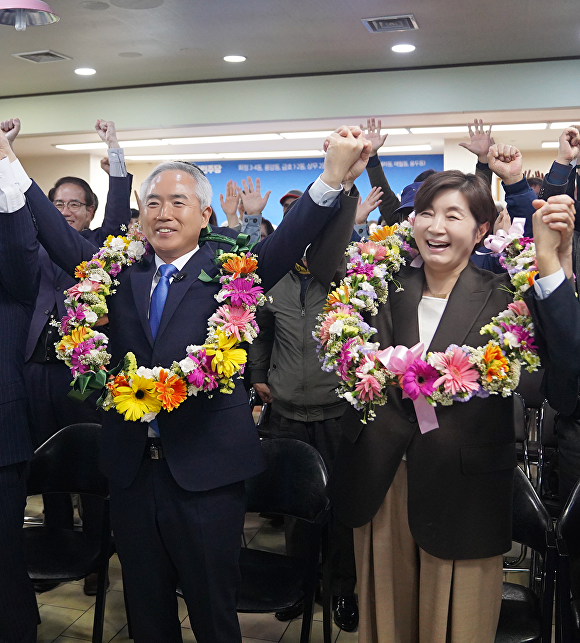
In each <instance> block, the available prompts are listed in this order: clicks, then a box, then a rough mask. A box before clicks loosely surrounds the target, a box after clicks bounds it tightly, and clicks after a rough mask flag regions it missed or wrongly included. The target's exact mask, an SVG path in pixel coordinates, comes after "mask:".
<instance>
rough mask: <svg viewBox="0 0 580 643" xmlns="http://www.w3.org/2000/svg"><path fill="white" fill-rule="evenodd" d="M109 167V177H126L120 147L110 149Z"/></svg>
mask: <svg viewBox="0 0 580 643" xmlns="http://www.w3.org/2000/svg"><path fill="white" fill-rule="evenodd" d="M108 156H109V166H110V168H111V170H110V174H109V176H116V177H124V176H127V167H126V165H125V153H124V152H123V150H122V149H121V148H120V147H111V148H110V149H109V152H108Z"/></svg>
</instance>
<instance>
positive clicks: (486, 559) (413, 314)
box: [329, 171, 516, 643]
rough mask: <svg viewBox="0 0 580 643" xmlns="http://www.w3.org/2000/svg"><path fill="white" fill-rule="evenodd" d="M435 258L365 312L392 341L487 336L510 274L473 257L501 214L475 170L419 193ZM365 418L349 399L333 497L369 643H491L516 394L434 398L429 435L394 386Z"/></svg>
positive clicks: (444, 342) (467, 340) (506, 527)
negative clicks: (351, 555)
mask: <svg viewBox="0 0 580 643" xmlns="http://www.w3.org/2000/svg"><path fill="white" fill-rule="evenodd" d="M415 209H416V213H417V214H416V219H415V226H414V227H415V239H416V242H417V245H418V248H419V251H420V253H421V256H422V258H423V260H424V265H423V266H422V267H420V268H413V267H405V268H403V269H402V270H401V271H400V272H399V274H398V275H397V279H398V281H400V284H401V285H402V287H403V290H401V291H397V292H395V289H394V288H392V289H390V292H389V298H388V300H387V302H386V303H385V304H384V305H382V306H381V307H380V309H379V313H378V315H377V316H375V317H370V318H368V319H367V321H368V322H369V323H371V324H372V326H374V327H375V328H377V329H378V333H377V335H376V336H375V337H373V341H378V342H379V343H380V346H381V348H386V347H387V346H395V345H404V346H407V347H411V346H414V345H415V344H417V342H419V341H423V343H424V344H425V347H426V349H427V352H429V351H445V350H446V348H447V347H448V346H449V345H450V344H457V345H459V346H461V345H464V344H466V345H469V346H474V347H475V346H481V345H484V344H486V343H487V341H488V339H489V338H488V337H486V336H484V335H481V334H480V332H479V331H480V329H481V327H482V326H484V325H485V324H487V323H489V321H490V320H491V318H492V317H493V316H495V315H497V314H498V313H499V312H500V311H502V310H504V309H506V308H507V305H508V303H510V302H511V301H512V298H511V296H510V294H509V293H508V292H506V290H505V286H507V285H509V278H508V277H507V275H495V274H493V273H490V272H487V271H484V270H480V269H478V268H477V267H475V265H474V264H472V263H471V262H470V261H469V257H470V255H471V253H472V252H473V250H474V248H475V247H477V246H478V244H480V243H481V241H482V239H483V237H484V236H485V235H486V233H487V231H488V229H489V228H490V227H491V226H492V225H493V221H494V220H495V218H496V209H495V205H494V202H493V199H492V196H491V193H490V191H489V188H488V186H487V185H485V184H484V183H483V182H482V181H481V180H480V179H479V178H477V177H476V176H474V175H472V174H468V175H465V174H463V173H461V172H459V171H447V172H440V173H437V174H435V175H433V176H431V177H429V178H428V179H427V180H426V181H425V183H424V184H423V186H422V187H421V189H420V190H419V192H418V194H417V197H416V200H415ZM388 398H389V399H388V403H387V404H386V405H384V406H381V407H378V408H377V409H376V419H375V420H374V421H372V422H368V424H366V425H365V424H363V423H362V422H361V415H360V414H359V412H357V411H356V410H355V409H354V408H352V407H350V408H349V409H348V410H347V411H346V413H345V415H344V417H343V424H342V427H343V434H344V435H343V439H342V443H341V446H340V449H339V453H338V457H337V460H336V464H335V466H334V469H333V475H332V476H331V480H330V483H329V496H330V498H331V502H332V504H333V506H334V509H335V511H336V513H337V514H338V516H339V517H340V519H341V520H342V521H344V522H345V523H346V524H348V525H350V526H352V527H353V528H355V530H354V531H355V550H356V556H357V577H358V588H359V609H360V626H359V641H360V642H361V643H367V642H369V643H370V642H372V643H395V642H396V643H416V642H419V641H420V643H470V642H472V643H476V642H477V643H491V642H492V641H493V640H494V636H495V630H496V626H497V620H498V616H499V609H500V604H501V590H502V554H503V553H504V552H506V551H508V550H509V549H510V547H511V498H512V480H513V469H514V467H515V466H516V454H515V445H514V427H513V411H512V400H511V399H510V398H503V397H501V395H493V396H490V397H488V398H487V399H481V398H478V397H474V398H472V399H471V400H470V401H469V402H466V403H459V402H456V403H454V404H453V405H452V406H448V407H444V406H441V405H439V406H437V409H436V414H437V420H438V424H439V428H437V429H435V430H433V431H430V432H428V433H425V434H422V433H421V432H420V430H419V426H418V423H417V417H416V415H415V412H414V407H413V404H412V402H411V401H410V400H409V399H406V400H403V399H402V394H401V390H400V389H398V388H394V387H391V388H390V389H389V392H388Z"/></svg>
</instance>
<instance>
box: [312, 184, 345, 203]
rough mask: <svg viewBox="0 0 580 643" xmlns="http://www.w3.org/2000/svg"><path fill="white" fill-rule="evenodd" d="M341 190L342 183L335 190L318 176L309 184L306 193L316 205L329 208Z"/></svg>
mask: <svg viewBox="0 0 580 643" xmlns="http://www.w3.org/2000/svg"><path fill="white" fill-rule="evenodd" d="M341 192H342V185H341V186H340V187H339V188H338V189H337V190H335V189H334V188H331V187H330V186H329V185H326V183H325V182H324V181H323V180H322V179H321V178H320V177H318V178H317V179H316V181H314V183H313V184H312V185H311V186H310V190H308V194H310V198H311V199H312V200H313V201H314V203H316V205H322V206H324V207H326V208H331V207H332V206H333V205H334V202H335V201H336V199H338V197H339V195H340V193H341Z"/></svg>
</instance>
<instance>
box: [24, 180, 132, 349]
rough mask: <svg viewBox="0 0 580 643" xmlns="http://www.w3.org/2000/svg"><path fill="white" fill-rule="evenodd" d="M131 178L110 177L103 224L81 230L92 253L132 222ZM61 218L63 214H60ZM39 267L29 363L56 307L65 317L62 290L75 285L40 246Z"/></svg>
mask: <svg viewBox="0 0 580 643" xmlns="http://www.w3.org/2000/svg"><path fill="white" fill-rule="evenodd" d="M132 181H133V177H132V175H131V174H129V175H128V176H126V177H115V176H111V177H109V192H108V194H107V205H106V206H105V217H104V219H103V225H102V226H101V227H100V228H95V229H94V230H83V231H82V232H81V233H80V234H81V235H82V236H83V237H84V238H85V239H86V240H87V241H89V242H90V243H92V245H93V246H94V250H93V252H96V251H97V250H98V248H100V247H101V245H102V244H103V241H104V240H105V239H106V238H107V237H108V236H109V235H110V234H113V235H116V234H120V232H121V230H120V226H121V225H128V224H129V221H130V219H131V207H130V198H131V184H132ZM37 191H40V188H39V187H38V186H37V185H36V184H33V186H32V187H31V188H30V190H29V194H36V195H37V196H39V195H38V194H37ZM61 216H62V215H61ZM39 265H40V288H39V291H38V297H37V299H36V304H35V307H34V313H33V316H32V322H31V324H30V331H29V333H28V338H27V341H26V352H25V359H26V360H29V359H30V356H31V355H32V353H33V351H34V348H35V347H36V343H37V342H38V338H39V337H40V334H41V333H42V330H43V328H44V327H45V326H46V320H47V319H48V316H49V315H50V313H52V311H53V310H54V308H55V306H56V308H57V312H58V316H59V317H60V318H62V317H64V315H65V312H66V311H65V308H64V294H63V293H64V291H65V290H67V288H70V287H71V286H73V285H74V284H75V280H74V278H73V277H71V276H70V275H68V274H67V273H66V272H65V271H64V270H62V269H61V268H59V267H58V266H57V265H55V264H54V263H52V261H51V260H50V257H49V256H48V254H47V252H46V250H45V249H44V248H43V247H42V246H41V247H40V249H39Z"/></svg>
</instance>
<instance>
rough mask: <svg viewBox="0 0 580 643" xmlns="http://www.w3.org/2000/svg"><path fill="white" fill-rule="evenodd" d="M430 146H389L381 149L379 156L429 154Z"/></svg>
mask: <svg viewBox="0 0 580 643" xmlns="http://www.w3.org/2000/svg"><path fill="white" fill-rule="evenodd" d="M431 149H432V148H431V146H430V145H427V144H425V145H391V146H386V147H381V154H392V153H394V152H429V151H430V150H431Z"/></svg>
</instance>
